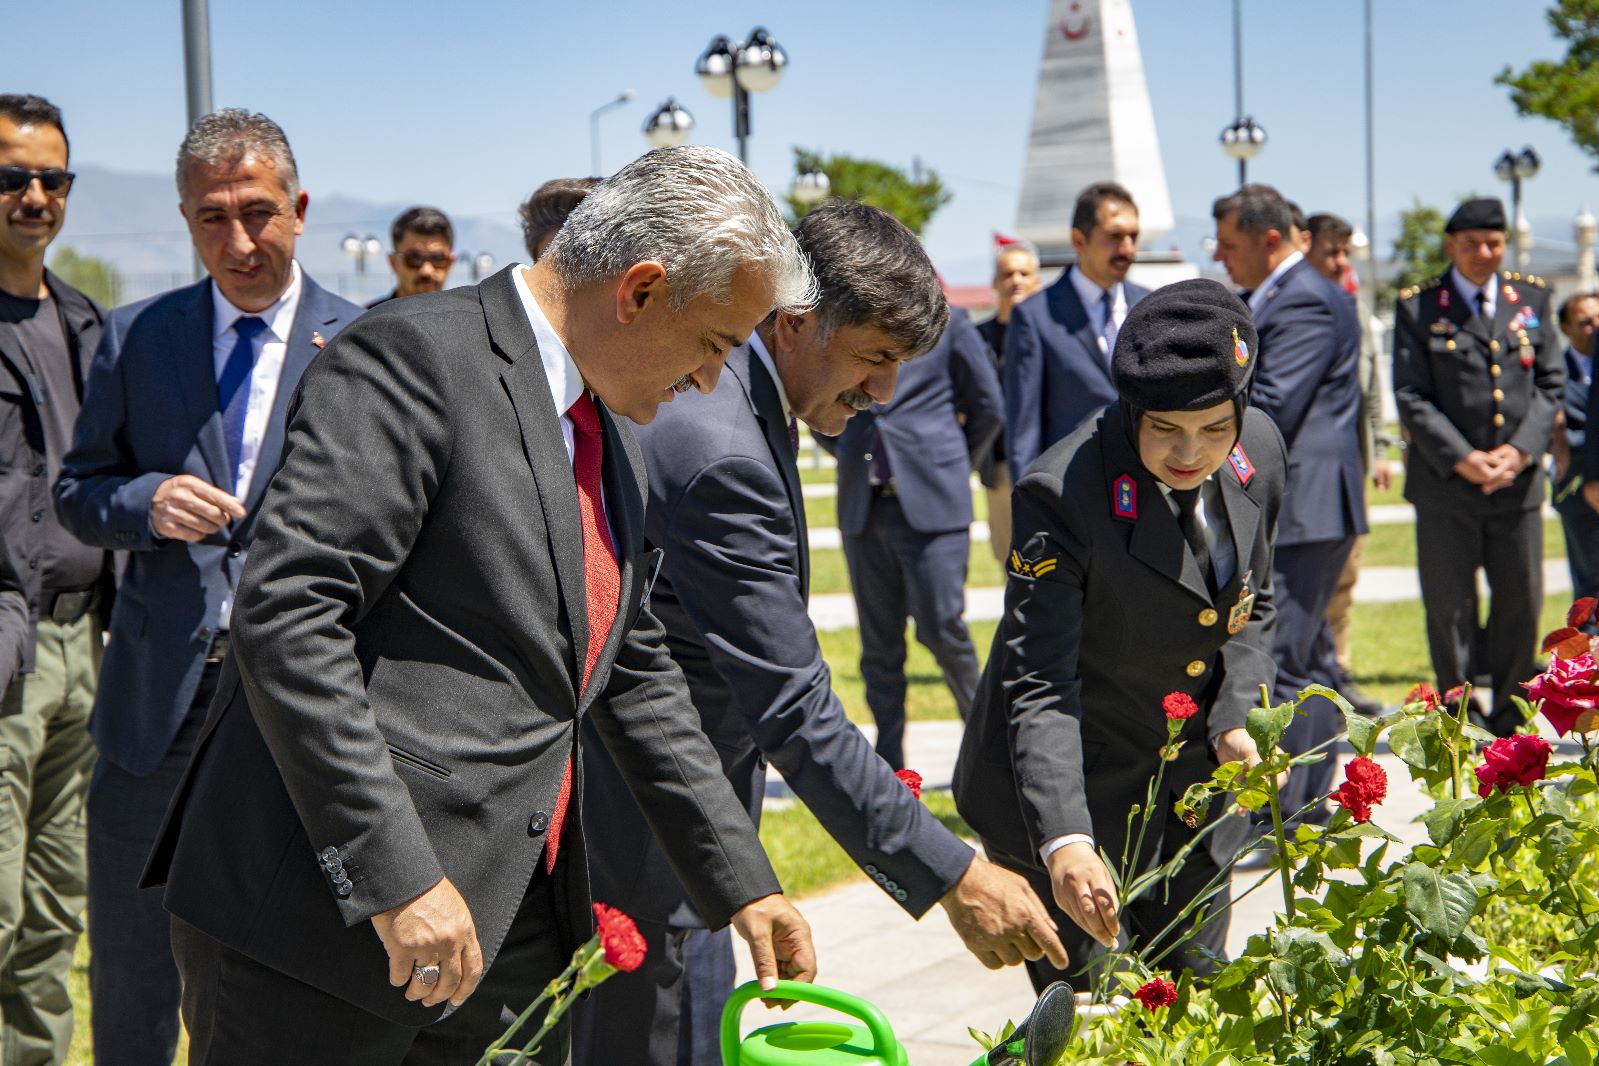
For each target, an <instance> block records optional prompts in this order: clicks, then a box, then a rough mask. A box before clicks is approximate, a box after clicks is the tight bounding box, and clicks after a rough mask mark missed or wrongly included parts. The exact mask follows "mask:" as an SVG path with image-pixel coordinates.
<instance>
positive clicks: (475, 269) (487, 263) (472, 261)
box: [467, 252, 494, 281]
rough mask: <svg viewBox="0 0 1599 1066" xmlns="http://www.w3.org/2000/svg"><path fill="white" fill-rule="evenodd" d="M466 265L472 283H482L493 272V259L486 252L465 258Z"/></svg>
mask: <svg viewBox="0 0 1599 1066" xmlns="http://www.w3.org/2000/svg"><path fill="white" fill-rule="evenodd" d="M467 265H468V266H469V267H470V268H471V271H472V280H473V281H482V280H483V279H484V278H486V277H488V276H489V274H490V273H492V272H493V270H494V257H493V256H492V255H490V254H489V253H487V252H479V253H478V254H477V255H473V256H468V257H467Z"/></svg>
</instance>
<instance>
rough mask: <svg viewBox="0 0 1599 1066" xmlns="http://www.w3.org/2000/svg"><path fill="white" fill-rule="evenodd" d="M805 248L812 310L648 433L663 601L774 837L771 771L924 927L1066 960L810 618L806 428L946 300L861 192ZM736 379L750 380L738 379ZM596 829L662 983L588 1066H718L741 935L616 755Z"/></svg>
mask: <svg viewBox="0 0 1599 1066" xmlns="http://www.w3.org/2000/svg"><path fill="white" fill-rule="evenodd" d="M795 236H796V238H797V239H798V241H799V244H800V247H801V248H802V249H803V250H804V251H805V253H806V256H807V257H808V258H809V259H810V262H811V266H812V269H813V270H815V272H816V276H817V281H818V283H819V285H820V288H821V298H820V299H819V301H818V303H817V306H816V308H815V309H814V310H812V311H810V312H806V313H803V314H797V313H787V312H777V313H775V314H773V315H771V316H769V317H768V318H767V319H766V320H765V321H764V322H762V323H761V325H760V326H759V328H757V329H756V331H755V334H754V335H753V336H752V337H751V338H750V340H749V343H748V344H747V345H744V346H741V347H739V348H736V349H734V351H733V353H732V354H731V355H730V356H729V358H728V362H727V369H726V374H725V376H724V378H723V382H722V387H721V388H719V389H718V390H717V391H716V392H714V393H712V394H710V395H704V396H686V397H684V398H683V400H681V401H679V402H677V403H675V404H673V405H672V406H671V407H668V408H665V409H664V410H663V411H662V412H661V415H660V417H658V418H657V419H656V420H655V421H654V422H652V423H651V424H650V425H648V426H646V427H644V428H643V429H642V430H641V431H640V433H639V444H640V446H641V447H642V448H643V451H644V458H645V462H646V464H647V465H648V467H649V482H650V502H649V509H648V513H647V516H646V519H645V531H646V534H647V535H648V537H649V540H650V542H651V543H653V544H656V545H658V546H659V547H660V548H661V549H662V550H663V551H664V553H665V554H664V556H663V558H664V562H663V565H662V567H661V576H660V579H659V580H658V581H657V582H656V586H655V593H654V598H653V600H652V607H653V609H654V610H655V612H656V614H657V615H658V617H659V618H660V619H661V623H662V625H663V626H664V627H665V629H666V632H667V648H668V649H669V650H670V651H671V653H672V658H673V659H674V660H675V661H676V662H677V663H678V664H679V665H681V666H682V668H683V671H684V674H685V675H686V676H687V678H688V683H689V692H690V694H691V695H692V696H693V699H694V706H695V708H696V709H697V710H698V711H699V713H700V720H701V722H702V723H703V725H704V726H705V731H706V733H707V734H708V735H709V736H710V738H711V741H712V743H713V744H714V745H715V747H716V749H717V752H718V753H719V754H720V756H721V760H722V769H723V772H724V773H726V775H727V777H728V779H729V780H730V781H731V782H732V784H733V789H734V791H735V792H736V793H738V795H739V798H740V799H741V800H742V801H743V802H744V804H745V806H746V807H747V809H748V810H749V815H750V818H751V819H752V820H753V821H755V822H756V823H757V824H759V821H760V814H761V803H762V799H763V798H764V796H765V793H766V764H767V762H768V761H770V763H771V764H772V765H774V766H776V767H777V768H778V770H779V771H781V772H782V774H783V777H784V780H785V781H787V782H788V784H789V787H790V788H792V789H793V791H794V793H795V795H796V796H798V798H799V799H800V800H801V801H803V802H804V803H805V805H806V807H807V808H809V809H810V811H811V812H812V813H813V814H815V815H816V817H817V818H818V819H819V820H820V821H821V823H822V825H823V826H824V827H826V828H827V830H828V831H829V832H830V833H831V834H832V836H833V838H834V839H835V840H837V841H838V842H839V843H840V844H841V845H842V846H843V847H844V849H845V850H846V851H847V852H848V853H849V854H850V856H851V858H853V859H854V860H855V862H856V863H857V864H858V865H860V867H861V868H862V869H863V870H865V871H866V875H867V876H868V877H870V878H872V879H873V880H874V881H875V882H876V883H877V884H878V885H879V886H880V887H881V888H882V889H883V891H884V892H886V893H888V894H889V896H890V897H892V898H893V899H894V900H895V902H897V903H898V904H899V905H900V906H901V907H902V908H904V909H905V911H906V912H907V913H909V914H910V915H911V916H912V917H915V918H920V917H921V916H922V915H923V914H925V913H926V912H927V911H928V910H929V909H931V908H932V906H933V905H934V903H940V904H942V905H943V906H944V908H945V911H946V913H947V914H948V916H949V919H950V921H951V923H952V924H954V926H955V929H956V931H957V932H958V933H960V935H961V937H962V938H963V939H964V940H965V942H966V944H967V946H968V947H970V948H971V950H972V951H973V952H974V953H975V954H977V955H978V957H979V958H981V959H983V960H984V961H985V962H987V963H989V964H990V965H998V964H1000V963H1002V962H1017V961H1019V960H1020V959H1021V958H1022V957H1024V956H1025V957H1029V958H1036V957H1038V956H1039V955H1040V954H1041V951H1042V950H1044V949H1048V950H1050V951H1052V952H1053V953H1054V954H1055V957H1056V958H1057V960H1059V959H1061V958H1063V957H1064V956H1062V955H1060V954H1059V952H1058V950H1056V949H1057V946H1058V941H1057V940H1056V938H1055V935H1054V932H1053V930H1052V929H1051V928H1050V926H1049V923H1048V921H1047V920H1045V919H1044V912H1043V907H1042V905H1041V904H1040V903H1039V902H1038V900H1037V898H1036V897H1035V896H1034V895H1033V894H1032V890H1031V889H1029V888H1028V887H1027V886H1026V883H1025V882H1024V881H1023V880H1022V879H1021V878H1020V877H1017V876H1014V875H1011V874H1009V873H1008V872H1002V871H1000V870H999V869H998V868H997V867H995V866H993V865H992V864H990V863H988V862H987V861H986V860H984V859H982V858H980V857H978V856H976V855H974V854H973V852H972V850H971V848H969V847H968V846H967V845H965V844H963V843H961V841H960V840H958V839H957V838H956V837H955V836H954V835H953V834H951V833H950V832H949V831H948V830H946V829H945V828H944V827H943V826H942V825H940V824H939V822H938V820H937V819H935V818H933V817H932V816H931V815H930V814H929V813H928V811H927V809H926V808H925V807H924V806H922V804H921V803H920V802H918V801H917V799H916V798H915V797H914V796H913V795H912V794H911V792H910V791H909V790H908V789H907V788H906V787H905V785H904V784H903V783H902V782H900V781H899V780H898V779H897V778H896V777H895V776H894V773H893V771H892V770H891V769H890V768H889V766H888V764H886V763H885V762H883V760H882V759H880V758H878V757H877V756H876V755H875V754H873V752H872V748H871V745H870V744H869V743H867V741H866V739H865V737H863V736H862V734H861V732H860V730H858V729H857V728H855V726H854V724H853V723H851V722H850V721H849V719H848V718H847V717H846V716H845V714H844V709H843V707H842V706H841V705H840V703H839V701H838V698H837V697H836V696H834V695H833V691H832V687H831V685H830V675H829V673H828V669H827V663H826V662H825V661H824V659H823V658H822V650H821V647H820V645H819V644H818V642H817V637H816V631H815V629H814V627H813V626H812V625H811V623H810V620H809V617H808V616H807V614H806V609H805V605H806V600H807V598H808V593H809V587H808V586H809V578H810V573H809V571H810V551H809V548H808V547H807V544H806V525H805V505H804V500H803V498H802V496H801V493H800V482H799V467H798V465H797V463H796V460H795V451H794V444H793V441H794V439H795V438H794V437H792V436H791V429H792V431H793V432H794V433H795V434H797V431H798V429H797V422H796V420H803V421H804V422H805V423H806V425H808V426H810V427H811V429H812V430H814V431H816V432H820V433H837V432H838V431H839V430H841V429H843V428H844V425H845V423H846V421H847V420H849V419H850V418H851V416H852V415H855V412H856V411H857V410H859V409H860V407H861V406H863V405H866V404H870V403H871V402H873V401H879V402H881V401H886V400H888V399H890V398H891V396H892V395H893V392H894V379H895V375H896V372H906V373H908V372H909V369H910V367H911V366H914V365H915V362H912V363H909V364H905V365H904V367H903V371H902V369H901V365H902V363H903V361H904V360H906V359H909V358H911V357H913V356H918V353H921V352H923V351H925V350H926V349H927V348H929V347H931V346H932V345H933V344H934V343H935V342H936V341H937V339H938V337H939V335H940V333H941V332H942V327H943V324H944V321H945V318H946V314H947V312H946V305H945V301H944V296H943V293H942V292H941V291H940V289H939V285H938V278H937V275H936V274H935V273H934V271H933V265H932V263H931V262H929V261H928V259H927V256H926V253H925V252H924V251H923V250H922V248H921V245H920V243H919V242H918V241H917V239H916V237H915V236H914V235H913V234H912V233H911V232H910V231H909V230H907V229H906V228H905V227H904V226H902V225H900V223H898V222H897V221H895V220H894V218H893V217H892V216H890V215H888V214H887V213H885V212H883V211H880V210H878V209H877V208H874V207H868V206H866V205H864V204H859V203H855V202H852V201H848V200H835V201H831V202H830V203H828V204H826V205H823V206H821V207H818V208H816V209H815V210H813V211H811V212H810V213H808V214H807V215H806V216H805V218H804V219H802V220H801V222H800V224H799V226H798V228H797V230H796V232H795ZM729 379H731V380H729ZM585 751H586V753H587V770H588V775H587V791H586V799H585V802H586V804H587V805H588V806H587V810H586V812H585V814H586V817H588V818H589V819H590V820H591V821H594V822H595V823H597V824H603V825H605V826H607V827H608V832H607V837H606V840H607V845H608V846H607V847H606V848H605V849H604V850H598V849H597V850H595V851H594V852H592V853H591V856H590V859H591V862H592V864H593V872H592V876H593V881H594V890H595V894H596V895H598V896H600V897H601V898H603V899H606V900H608V901H609V902H611V903H612V904H614V905H617V906H620V907H622V909H623V910H625V911H627V912H628V913H629V914H631V915H633V916H634V918H635V919H643V920H641V922H640V928H641V929H642V930H643V931H644V934H645V938H646V940H647V941H648V943H649V945H650V951H649V955H648V957H647V958H646V959H645V970H644V972H642V973H639V974H636V975H635V976H634V979H632V980H628V981H613V982H611V983H609V984H607V985H605V986H604V987H602V988H600V989H598V990H596V992H595V993H594V995H592V996H590V997H589V999H588V1000H587V1001H586V1002H585V1003H584V1004H582V1005H580V1007H579V1008H578V1010H579V1014H580V1018H579V1021H578V1023H577V1036H576V1039H575V1053H574V1056H573V1058H574V1061H575V1062H576V1063H578V1064H579V1066H585V1064H586V1066H609V1064H612V1063H629V1064H635V1066H647V1064H648V1066H679V1064H681V1066H695V1064H697V1063H708V1062H714V1061H718V1060H719V1052H718V1050H717V1039H718V1035H719V1034H718V1022H719V1020H720V1015H721V1010H722V1006H723V1004H724V1003H725V1002H726V1000H727V998H728V995H729V994H730V993H731V992H732V989H733V978H732V966H733V959H732V949H731V945H730V942H729V938H728V937H727V936H726V934H725V931H724V932H721V933H707V932H706V931H705V929H704V924H705V923H704V921H703V920H702V919H701V918H700V916H699V915H698V914H697V913H695V910H694V907H693V905H692V903H691V902H690V900H689V898H688V896H687V895H686V894H685V892H684V889H683V887H682V885H681V884H680V883H679V881H678V879H677V876H676V875H675V874H674V873H673V872H672V868H671V866H670V864H669V863H668V862H667V861H666V856H665V854H664V853H663V852H662V851H661V849H660V847H659V846H658V845H657V844H656V843H655V841H654V840H653V839H652V837H651V835H650V831H649V824H648V823H647V822H646V821H645V818H644V814H643V812H642V811H641V810H640V809H639V806H638V804H637V803H636V802H634V800H633V798H632V795H631V794H630V793H629V792H628V791H627V789H626V787H625V785H624V783H623V781H622V780H621V778H620V776H619V775H618V773H617V770H616V764H615V763H614V761H613V760H612V759H611V758H610V757H609V756H608V755H607V754H606V753H605V751H604V750H603V749H602V748H600V747H599V746H598V745H596V744H593V743H590V744H589V745H588V746H587V747H586V748H585Z"/></svg>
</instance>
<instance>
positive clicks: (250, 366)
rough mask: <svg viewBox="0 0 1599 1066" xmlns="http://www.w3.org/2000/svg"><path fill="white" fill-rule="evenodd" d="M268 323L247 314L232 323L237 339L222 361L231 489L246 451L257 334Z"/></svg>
mask: <svg viewBox="0 0 1599 1066" xmlns="http://www.w3.org/2000/svg"><path fill="white" fill-rule="evenodd" d="M264 329H266V323H265V322H264V321H262V320H261V319H259V318H257V317H256V316H254V315H245V316H244V317H243V318H241V319H239V320H238V321H237V322H234V323H233V332H234V333H236V334H237V335H238V338H239V339H238V340H236V341H234V342H233V351H232V352H230V353H229V354H228V361H227V362H226V363H223V364H222V376H221V377H219V378H218V379H217V408H218V410H220V411H221V412H222V436H223V437H224V438H225V439H226V440H227V442H228V470H229V472H230V473H231V474H232V475H233V483H232V484H231V485H229V486H228V488H229V489H230V490H231V489H233V488H235V487H236V486H237V485H238V483H239V457H240V456H242V455H243V454H244V417H245V415H246V414H248V413H249V409H250V375H251V373H252V372H253V371H254V370H255V338H256V335H257V334H258V333H260V332H261V331H262V330H264Z"/></svg>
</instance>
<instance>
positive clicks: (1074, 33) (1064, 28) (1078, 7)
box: [1060, 3, 1093, 41]
mask: <svg viewBox="0 0 1599 1066" xmlns="http://www.w3.org/2000/svg"><path fill="white" fill-rule="evenodd" d="M1066 10H1067V11H1068V12H1069V14H1068V15H1067V16H1066V18H1064V19H1061V23H1060V32H1061V36H1062V37H1065V38H1066V39H1067V40H1068V41H1080V40H1082V39H1083V38H1084V37H1087V36H1088V31H1089V28H1090V27H1091V26H1092V25H1093V23H1092V21H1090V19H1089V18H1088V16H1087V15H1084V14H1083V13H1082V11H1083V5H1082V4H1076V3H1074V4H1072V5H1071V7H1069V8H1067V9H1066ZM1074 18H1075V19H1078V20H1079V22H1078V25H1077V27H1076V28H1075V29H1074V28H1073V27H1072V21H1073V19H1074Z"/></svg>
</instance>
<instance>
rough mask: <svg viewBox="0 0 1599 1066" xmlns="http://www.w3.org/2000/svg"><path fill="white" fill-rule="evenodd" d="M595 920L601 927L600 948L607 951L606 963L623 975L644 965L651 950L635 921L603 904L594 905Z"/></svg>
mask: <svg viewBox="0 0 1599 1066" xmlns="http://www.w3.org/2000/svg"><path fill="white" fill-rule="evenodd" d="M594 920H595V921H596V922H597V923H599V927H600V946H601V947H603V948H604V949H605V961H606V962H607V963H608V964H610V965H611V966H614V967H615V968H616V969H618V970H620V971H622V972H623V973H632V972H633V971H634V970H636V969H638V968H639V967H640V966H642V965H644V955H645V953H646V952H647V951H648V950H649V948H648V945H646V944H645V943H644V938H643V937H642V936H640V935H639V931H638V926H636V925H634V924H633V919H631V918H629V917H628V916H627V915H625V914H623V913H622V912H621V911H619V910H617V909H616V908H615V907H607V906H606V905H605V904H603V903H596V904H594Z"/></svg>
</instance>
